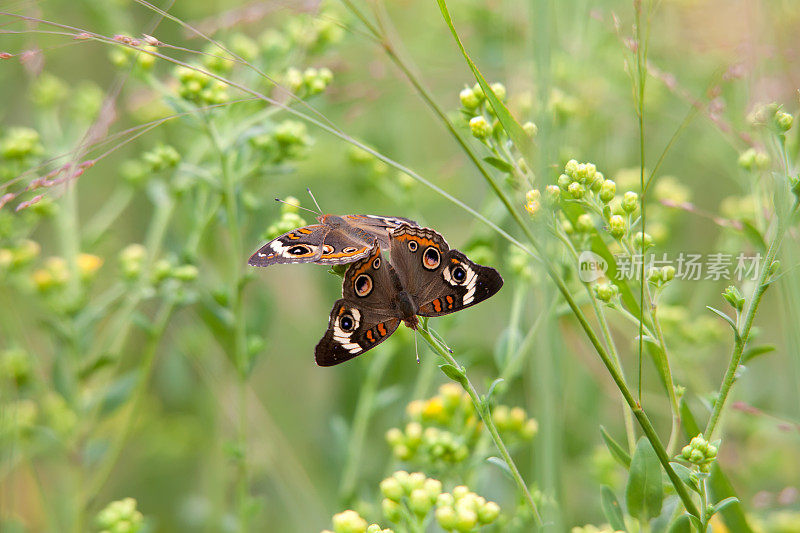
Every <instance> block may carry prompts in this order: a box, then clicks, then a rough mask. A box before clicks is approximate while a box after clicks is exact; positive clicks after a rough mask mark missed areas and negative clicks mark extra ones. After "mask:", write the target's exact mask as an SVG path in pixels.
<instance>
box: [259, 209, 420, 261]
mask: <svg viewBox="0 0 800 533" xmlns="http://www.w3.org/2000/svg"><path fill="white" fill-rule="evenodd" d="M317 221H318V222H319V224H312V225H310V226H305V227H302V228H297V229H295V230H292V231H290V232H288V233H284V234H283V235H281V236H280V237H277V238H275V239H272V240H271V241H269V242H268V243H267V244H265V245H264V246H262V247H261V248H260V249H259V250H258V251H257V252H256V253H254V254H253V255H252V256H251V257H250V259H249V260H248V261H247V264H249V265H252V266H259V267H267V266H270V265H277V264H283V263H317V264H323V265H340V264H344V263H351V262H353V261H357V260H359V259H361V258H363V257H366V256H367V255H369V253H370V250H371V249H372V247H373V246H374V245H375V243H376V240H377V243H378V244H383V246H386V247H388V246H389V232H390V231H391V230H393V229H395V228H397V227H399V226H400V225H402V224H407V225H410V226H417V223H416V222H414V221H413V220H409V219H407V218H402V217H382V216H377V215H344V216H337V215H320V216H319V217H317Z"/></svg>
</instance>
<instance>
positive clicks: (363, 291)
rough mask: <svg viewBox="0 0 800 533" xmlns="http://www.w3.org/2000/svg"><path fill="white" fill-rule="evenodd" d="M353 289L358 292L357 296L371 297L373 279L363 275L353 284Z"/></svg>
mask: <svg viewBox="0 0 800 533" xmlns="http://www.w3.org/2000/svg"><path fill="white" fill-rule="evenodd" d="M353 289H354V290H355V292H356V296H359V297H361V298H364V297H365V296H369V293H371V292H372V278H371V277H369V276H368V275H366V274H361V275H360V276H358V277H357V278H356V280H355V282H353Z"/></svg>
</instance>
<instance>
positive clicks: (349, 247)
mask: <svg viewBox="0 0 800 533" xmlns="http://www.w3.org/2000/svg"><path fill="white" fill-rule="evenodd" d="M356 250H358V248H356V247H355V246H348V247H347V248H345V249H344V250H342V252H344V253H346V254H352V253H353V252H355V251H356Z"/></svg>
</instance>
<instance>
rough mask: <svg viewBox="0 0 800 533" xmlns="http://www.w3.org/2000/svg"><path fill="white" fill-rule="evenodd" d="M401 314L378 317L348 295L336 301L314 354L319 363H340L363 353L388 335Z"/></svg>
mask: <svg viewBox="0 0 800 533" xmlns="http://www.w3.org/2000/svg"><path fill="white" fill-rule="evenodd" d="M399 324H400V319H399V318H388V319H386V320H383V321H376V320H375V319H374V317H373V316H372V315H371V314H370V313H369V311H368V310H367V309H363V308H359V307H357V306H356V305H354V302H351V301H349V300H347V299H344V298H342V299H340V300H337V301H336V303H335V304H333V310H332V311H331V315H330V319H329V321H328V330H327V331H326V332H325V335H323V337H322V339H321V340H320V341H319V343H318V344H317V347H316V349H315V350H314V357H315V358H316V361H317V364H318V365H319V366H333V365H338V364H339V363H343V362H345V361H348V360H350V359H352V358H353V357H356V356H358V355H361V354H362V353H364V352H366V351H367V350H370V349H371V348H374V347H375V346H377V345H378V344H380V343H381V342H383V341H385V340H386V339H388V338H389V336H390V335H391V334H392V333H394V331H395V330H396V329H397V326H398V325H399Z"/></svg>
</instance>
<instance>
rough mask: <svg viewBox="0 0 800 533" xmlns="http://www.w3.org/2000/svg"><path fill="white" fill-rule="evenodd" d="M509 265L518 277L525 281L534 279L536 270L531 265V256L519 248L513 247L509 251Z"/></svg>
mask: <svg viewBox="0 0 800 533" xmlns="http://www.w3.org/2000/svg"><path fill="white" fill-rule="evenodd" d="M507 263H508V265H509V266H510V267H511V271H512V272H514V274H515V275H516V276H518V277H520V278H521V279H525V280H532V279H533V277H534V269H533V265H532V263H531V256H530V255H528V254H527V253H526V252H525V251H524V250H522V249H521V248H519V247H518V246H511V247H510V248H509V249H508V260H507Z"/></svg>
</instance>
